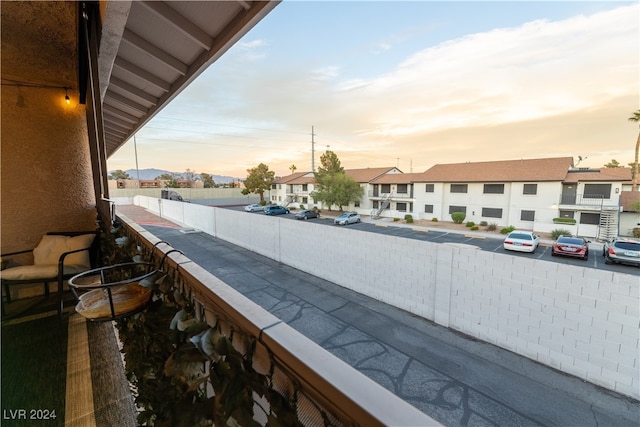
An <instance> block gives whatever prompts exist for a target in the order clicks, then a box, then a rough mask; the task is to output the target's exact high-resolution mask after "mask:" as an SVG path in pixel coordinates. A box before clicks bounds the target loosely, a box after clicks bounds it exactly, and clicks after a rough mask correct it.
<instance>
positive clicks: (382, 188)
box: [380, 184, 391, 194]
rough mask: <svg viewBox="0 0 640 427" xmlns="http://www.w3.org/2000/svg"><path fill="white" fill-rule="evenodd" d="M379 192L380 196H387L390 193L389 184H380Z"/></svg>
mask: <svg viewBox="0 0 640 427" xmlns="http://www.w3.org/2000/svg"><path fill="white" fill-rule="evenodd" d="M380 192H381V193H382V194H389V193H391V184H382V185H381V186H380Z"/></svg>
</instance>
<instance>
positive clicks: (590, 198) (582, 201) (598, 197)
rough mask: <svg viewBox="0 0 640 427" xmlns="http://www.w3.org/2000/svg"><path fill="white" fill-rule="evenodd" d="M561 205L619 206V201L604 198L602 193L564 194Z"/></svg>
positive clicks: (561, 197)
mask: <svg viewBox="0 0 640 427" xmlns="http://www.w3.org/2000/svg"><path fill="white" fill-rule="evenodd" d="M560 205H571V206H591V207H604V206H617V201H615V200H612V199H610V198H604V196H603V195H602V194H562V195H560Z"/></svg>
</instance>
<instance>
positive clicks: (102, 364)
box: [2, 293, 137, 427]
mask: <svg viewBox="0 0 640 427" xmlns="http://www.w3.org/2000/svg"><path fill="white" fill-rule="evenodd" d="M69 295H70V293H69ZM56 302H57V295H56V294H55V293H52V294H51V297H50V298H48V299H44V298H43V297H37V298H32V299H26V300H17V301H14V302H13V303H11V304H8V305H7V306H6V310H7V316H6V317H5V319H3V321H2V411H3V412H2V413H3V415H2V416H3V421H2V425H7V426H12V427H13V426H35V425H43V426H44V425H46V426H78V427H92V426H96V427H113V426H123V427H125V426H135V425H137V423H136V410H135V406H134V403H133V397H132V395H131V391H130V389H129V383H128V381H127V380H126V378H125V376H124V369H123V364H122V358H121V355H120V352H119V348H118V342H117V339H116V335H115V332H114V328H113V325H112V323H111V322H100V323H92V322H87V321H86V320H85V319H84V318H83V317H81V316H80V315H78V314H76V313H74V312H73V309H72V304H73V302H72V301H71V300H69V304H68V305H69V307H68V308H67V309H66V310H65V315H64V316H63V318H62V319H60V318H59V317H58V315H57V312H56V310H55V304H56ZM17 312H20V313H19V314H17Z"/></svg>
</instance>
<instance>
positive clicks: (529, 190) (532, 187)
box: [522, 184, 538, 194]
mask: <svg viewBox="0 0 640 427" xmlns="http://www.w3.org/2000/svg"><path fill="white" fill-rule="evenodd" d="M522 194H538V184H525V185H524V188H523V189H522Z"/></svg>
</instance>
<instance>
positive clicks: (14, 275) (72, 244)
mask: <svg viewBox="0 0 640 427" xmlns="http://www.w3.org/2000/svg"><path fill="white" fill-rule="evenodd" d="M98 249H99V244H98V238H97V231H73V232H51V233H47V234H46V235H44V236H43V237H42V239H41V240H40V243H39V244H38V246H37V247H36V248H34V249H27V250H24V251H18V252H11V253H7V254H2V255H1V256H2V264H3V265H4V264H5V263H6V264H7V268H5V269H3V270H2V271H0V281H1V283H2V286H3V287H4V291H5V298H6V302H7V304H10V303H11V302H12V299H11V286H14V285H24V284H32V283H43V284H44V294H45V297H48V296H49V283H50V282H58V303H57V310H58V315H59V316H60V317H62V311H63V308H64V298H63V290H64V281H65V280H68V279H70V278H71V277H73V276H75V275H76V274H78V273H82V272H84V271H86V270H89V269H91V268H92V267H94V266H95V265H96V263H97V260H98ZM29 252H32V254H33V263H32V264H29V265H17V266H12V265H11V264H12V262H11V259H7V257H14V256H16V255H20V254H27V253H29ZM4 304H5V301H4V299H3V300H2V307H1V308H2V316H3V317H4V315H5V307H4Z"/></svg>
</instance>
